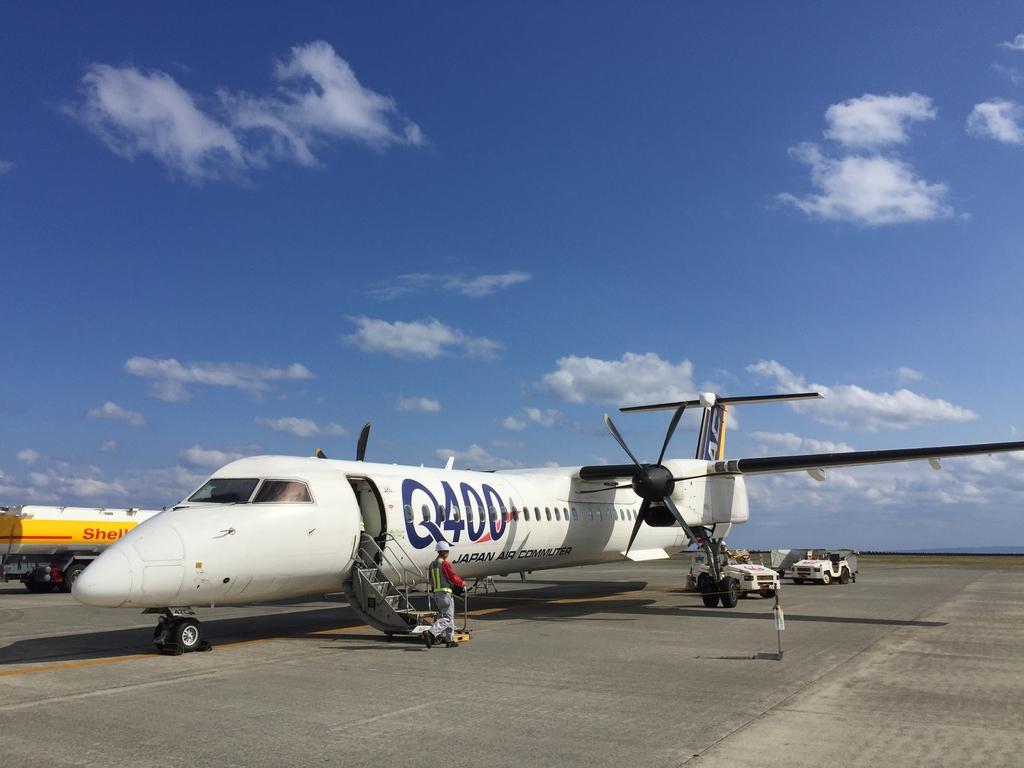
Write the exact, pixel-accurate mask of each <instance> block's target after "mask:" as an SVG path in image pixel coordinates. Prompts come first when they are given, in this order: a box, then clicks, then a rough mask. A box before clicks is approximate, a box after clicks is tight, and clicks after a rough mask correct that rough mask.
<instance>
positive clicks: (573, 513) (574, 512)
mask: <svg viewBox="0 0 1024 768" xmlns="http://www.w3.org/2000/svg"><path fill="white" fill-rule="evenodd" d="M572 519H573V521H576V520H578V519H579V518H578V517H577V516H576V507H573V508H572Z"/></svg>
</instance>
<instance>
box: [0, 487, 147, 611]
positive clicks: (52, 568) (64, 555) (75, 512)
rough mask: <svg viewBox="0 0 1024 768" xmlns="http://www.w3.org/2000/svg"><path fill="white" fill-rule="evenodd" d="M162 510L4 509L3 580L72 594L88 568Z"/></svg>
mask: <svg viewBox="0 0 1024 768" xmlns="http://www.w3.org/2000/svg"><path fill="white" fill-rule="evenodd" d="M160 511H161V510H158V509H136V508H134V507H129V508H127V509H108V508H105V507H95V508H90V507H45V506H37V505H27V504H26V505H23V506H15V507H0V578H2V579H3V580H4V581H10V580H12V579H17V580H19V581H21V582H23V583H24V584H25V586H26V587H28V589H29V591H30V592H50V591H52V590H53V589H60V590H61V591H63V592H70V591H71V585H72V584H74V583H75V579H77V578H78V574H80V573H81V572H82V571H83V570H85V567H86V566H87V565H88V564H89V563H90V562H92V561H93V560H95V559H96V558H97V557H98V556H99V554H100V552H102V551H103V550H104V549H105V548H106V547H108V546H110V545H111V544H113V543H114V542H115V541H117V540H118V539H120V538H121V537H122V536H124V535H125V534H126V533H128V531H130V530H131V529H132V528H134V527H135V526H136V525H138V524H139V523H141V522H142V521H143V520H148V519H149V518H150V517H152V516H153V515H155V514H157V513H159V512H160Z"/></svg>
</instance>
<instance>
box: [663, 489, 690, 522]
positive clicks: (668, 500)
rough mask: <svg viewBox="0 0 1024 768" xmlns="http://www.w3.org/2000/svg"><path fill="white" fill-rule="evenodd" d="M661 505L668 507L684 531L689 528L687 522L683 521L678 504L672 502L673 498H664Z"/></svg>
mask: <svg viewBox="0 0 1024 768" xmlns="http://www.w3.org/2000/svg"><path fill="white" fill-rule="evenodd" d="M661 503H662V504H664V505H665V506H666V507H668V511H669V512H671V513H672V516H673V517H674V518H675V519H676V520H678V521H679V524H680V525H681V526H683V528H684V529H685V528H687V527H688V526H687V524H686V521H685V520H684V519H683V516H682V514H681V513H680V512H679V507H677V506H676V503H675V502H674V501H672V497H671V496H666V497H665V498H663V499H662V500H661Z"/></svg>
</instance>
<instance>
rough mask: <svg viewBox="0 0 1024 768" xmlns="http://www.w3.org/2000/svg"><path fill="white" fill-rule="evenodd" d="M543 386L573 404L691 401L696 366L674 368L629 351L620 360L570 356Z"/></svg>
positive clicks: (653, 356) (685, 364) (547, 376)
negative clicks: (694, 367)
mask: <svg viewBox="0 0 1024 768" xmlns="http://www.w3.org/2000/svg"><path fill="white" fill-rule="evenodd" d="M541 383H542V384H543V386H544V387H545V388H546V389H547V390H548V391H549V392H550V393H551V394H553V395H554V396H555V397H558V398H559V399H561V400H567V401H569V402H572V403H584V402H597V403H618V404H623V405H642V404H645V403H659V402H668V401H676V400H689V399H691V398H693V397H694V395H695V388H694V385H693V364H692V363H691V362H690V361H689V360H683V361H682V362H680V363H678V364H676V365H673V364H672V363H670V362H668V361H667V360H662V359H661V358H660V357H659V356H658V355H656V354H655V353H653V352H647V353H645V354H637V353H635V352H626V353H625V354H624V355H623V356H622V358H621V359H620V360H601V359H599V358H594V357H577V356H576V355H570V356H568V357H563V358H560V359H559V360H558V362H557V368H556V370H554V371H552V372H551V373H547V374H545V375H544V377H543V379H542V380H541Z"/></svg>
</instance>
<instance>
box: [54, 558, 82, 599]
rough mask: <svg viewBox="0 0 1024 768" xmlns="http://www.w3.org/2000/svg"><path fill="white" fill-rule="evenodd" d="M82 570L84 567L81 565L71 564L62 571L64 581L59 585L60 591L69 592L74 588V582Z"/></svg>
mask: <svg viewBox="0 0 1024 768" xmlns="http://www.w3.org/2000/svg"><path fill="white" fill-rule="evenodd" d="M84 570H85V565H83V564H82V563H72V564H71V565H69V566H68V568H67V570H65V571H64V581H62V582H61V583H60V591H61V592H70V591H71V588H72V587H73V586H75V581H76V580H77V579H78V577H79V575H81V573H82V571H84Z"/></svg>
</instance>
